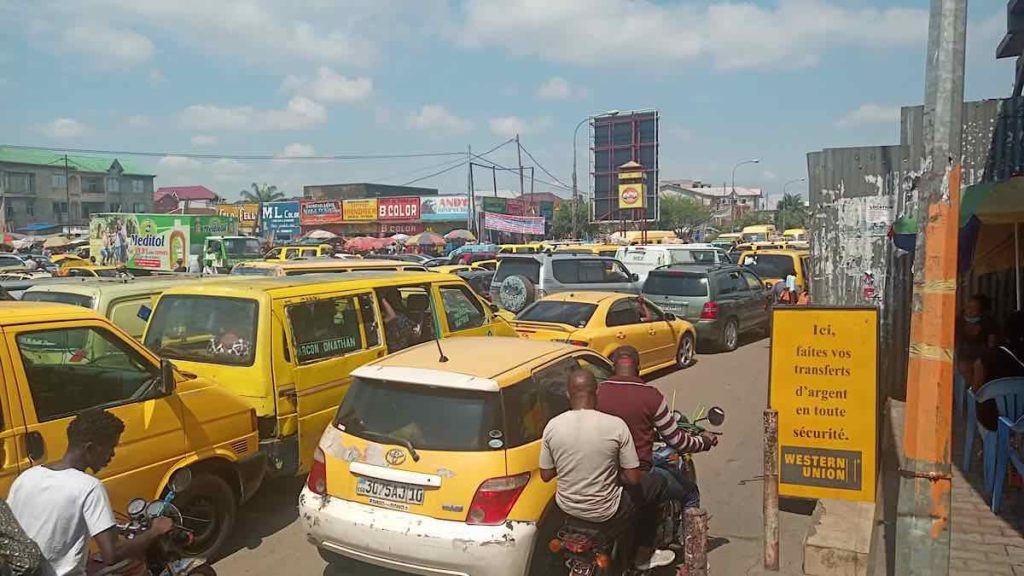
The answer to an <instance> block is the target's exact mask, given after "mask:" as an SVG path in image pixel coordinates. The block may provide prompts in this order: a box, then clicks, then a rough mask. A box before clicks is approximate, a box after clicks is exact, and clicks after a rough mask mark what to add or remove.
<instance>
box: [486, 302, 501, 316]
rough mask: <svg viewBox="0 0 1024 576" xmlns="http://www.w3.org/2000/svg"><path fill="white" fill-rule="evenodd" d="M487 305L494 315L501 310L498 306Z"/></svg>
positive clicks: (493, 304) (491, 303)
mask: <svg viewBox="0 0 1024 576" xmlns="http://www.w3.org/2000/svg"><path fill="white" fill-rule="evenodd" d="M487 305H488V306H489V307H490V308H491V312H493V313H494V314H497V313H498V311H499V310H501V308H499V307H498V305H497V304H495V303H493V302H488V304H487Z"/></svg>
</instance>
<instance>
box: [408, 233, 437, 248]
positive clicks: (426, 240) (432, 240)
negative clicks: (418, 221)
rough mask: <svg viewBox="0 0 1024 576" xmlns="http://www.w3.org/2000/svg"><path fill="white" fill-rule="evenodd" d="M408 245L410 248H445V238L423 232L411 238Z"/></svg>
mask: <svg viewBox="0 0 1024 576" xmlns="http://www.w3.org/2000/svg"><path fill="white" fill-rule="evenodd" d="M406 244H408V245H410V246H444V238H442V237H441V236H440V235H439V234H434V233H433V232H421V233H419V234H417V235H415V236H413V237H412V238H409V240H407V241H406Z"/></svg>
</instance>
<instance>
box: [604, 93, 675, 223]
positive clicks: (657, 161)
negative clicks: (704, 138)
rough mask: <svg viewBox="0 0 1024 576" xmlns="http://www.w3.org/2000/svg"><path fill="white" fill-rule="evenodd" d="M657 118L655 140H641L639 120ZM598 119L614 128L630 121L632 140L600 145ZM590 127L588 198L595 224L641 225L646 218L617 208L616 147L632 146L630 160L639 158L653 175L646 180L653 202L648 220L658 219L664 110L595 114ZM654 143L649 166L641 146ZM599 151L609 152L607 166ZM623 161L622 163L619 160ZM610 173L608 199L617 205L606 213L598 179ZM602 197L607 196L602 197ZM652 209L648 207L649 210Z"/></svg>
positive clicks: (645, 168) (654, 220)
mask: <svg viewBox="0 0 1024 576" xmlns="http://www.w3.org/2000/svg"><path fill="white" fill-rule="evenodd" d="M650 119H653V120H654V142H640V138H639V136H640V135H639V129H638V127H639V123H640V122H641V121H645V120H650ZM598 123H603V124H605V125H606V126H608V127H609V129H611V126H614V125H617V124H631V125H632V134H631V138H630V143H629V144H618V145H616V144H614V143H612V142H609V143H608V144H607V145H603V146H600V147H598V146H597V144H596V139H597V130H598ZM589 128H590V135H589V138H590V155H589V162H590V167H589V168H590V170H589V172H590V174H589V176H590V180H589V182H588V190H587V200H588V201H589V203H590V221H591V222H592V223H595V224H613V223H614V224H623V223H624V224H627V225H628V224H630V223H632V224H636V225H639V224H640V223H641V222H644V221H645V220H634V219H632V218H631V217H625V214H622V213H621V211H620V210H619V209H618V208H617V206H618V184H619V182H618V169H619V166H617V165H615V164H616V163H615V162H614V153H615V151H616V150H623V149H629V150H630V158H629V160H630V161H633V162H639V163H640V164H643V165H644V172H645V173H647V174H651V175H653V177H652V178H651V180H653V182H651V181H648V182H647V183H646V184H647V189H648V191H647V198H648V204H651V203H652V202H653V211H654V213H653V216H652V215H650V214H649V215H648V217H647V219H646V222H656V221H657V220H659V219H660V218H661V202H660V198H659V197H658V190H659V189H660V184H661V182H660V168H661V158H660V155H661V154H660V153H661V113H660V112H659V111H658V110H657V109H656V108H645V109H640V110H629V111H625V112H620V113H617V114H614V115H609V114H604V115H599V116H593V117H591V118H590V122H589ZM650 146H653V147H654V165H653V166H650V165H647V164H644V163H643V162H641V161H640V150H641V148H647V147H650ZM598 152H608V154H609V159H610V164H609V165H608V166H604V167H599V166H597V154H598ZM620 164H621V163H620ZM605 176H608V177H611V179H612V180H611V185H610V187H609V195H608V198H607V199H610V201H611V202H612V203H613V204H614V205H615V206H616V208H615V209H614V210H612V211H611V212H606V213H605V214H598V213H597V196H596V188H597V179H598V178H599V177H605ZM602 200H606V198H604V197H602ZM649 211H650V210H648V212H649Z"/></svg>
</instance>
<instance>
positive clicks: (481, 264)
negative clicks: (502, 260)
mask: <svg viewBox="0 0 1024 576" xmlns="http://www.w3.org/2000/svg"><path fill="white" fill-rule="evenodd" d="M473 265H474V266H476V267H477V268H483V269H484V270H490V271H491V272H494V271H495V270H497V269H498V261H497V260H496V259H491V260H477V261H476V262H473Z"/></svg>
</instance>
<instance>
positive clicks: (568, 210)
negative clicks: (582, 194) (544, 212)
mask: <svg viewBox="0 0 1024 576" xmlns="http://www.w3.org/2000/svg"><path fill="white" fill-rule="evenodd" d="M572 208H573V203H572V201H571V200H570V201H567V202H562V203H561V204H559V207H558V210H555V217H554V219H553V220H552V221H551V235H552V236H553V237H555V238H571V237H572ZM576 229H577V230H578V231H579V235H580V236H581V237H582V236H589V235H592V234H593V233H594V230H596V228H595V226H594V225H593V224H591V222H590V204H589V203H587V202H580V203H579V204H578V205H577V206H576Z"/></svg>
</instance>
